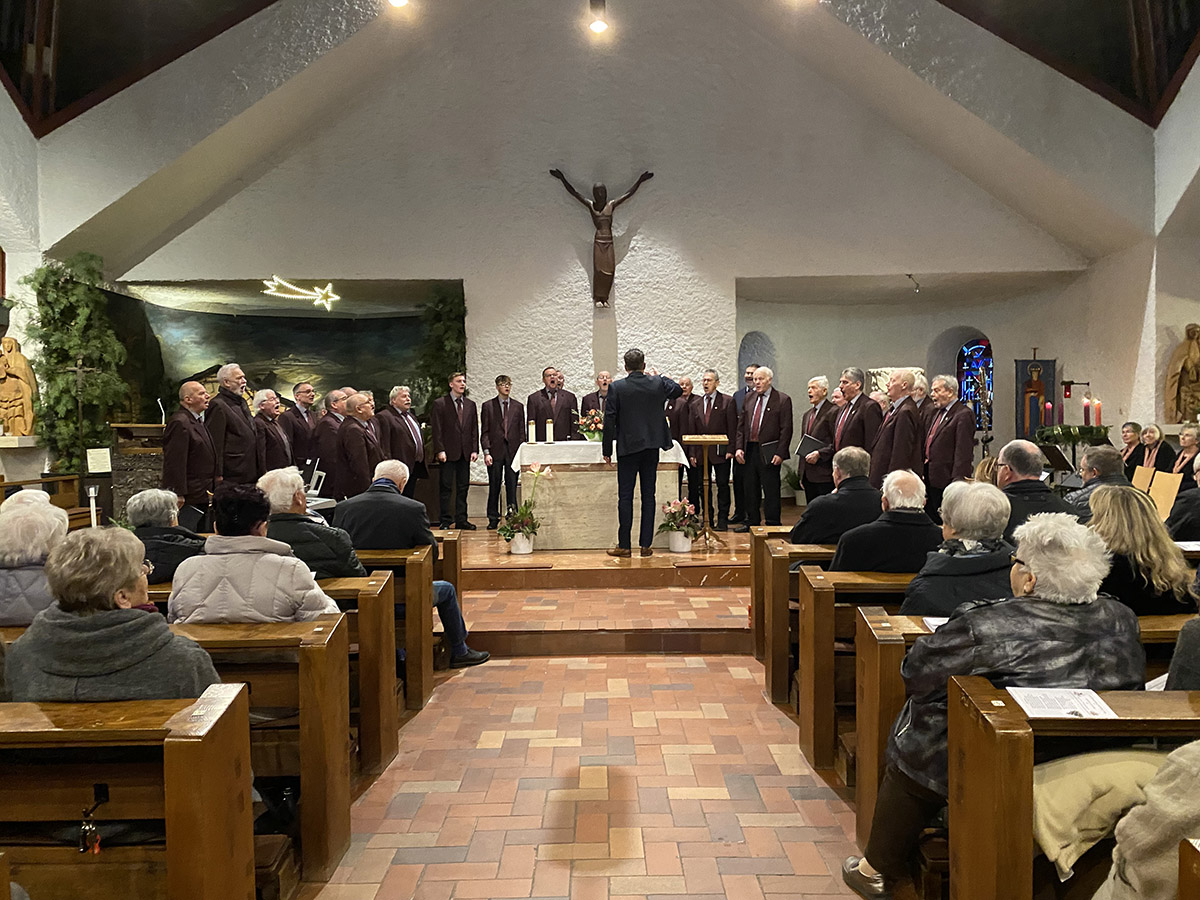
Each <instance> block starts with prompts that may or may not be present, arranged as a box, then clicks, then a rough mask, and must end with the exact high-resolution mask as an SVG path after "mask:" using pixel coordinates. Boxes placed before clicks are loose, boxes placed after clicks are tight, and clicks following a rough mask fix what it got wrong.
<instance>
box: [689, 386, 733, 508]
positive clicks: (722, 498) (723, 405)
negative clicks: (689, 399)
mask: <svg viewBox="0 0 1200 900" xmlns="http://www.w3.org/2000/svg"><path fill="white" fill-rule="evenodd" d="M720 383H721V379H720V377H719V376H718V375H717V373H716V370H715V369H709V370H707V371H706V372H705V373H704V376H703V377H702V378H701V379H700V386H701V387H703V388H704V393H703V394H702V395H701V396H699V397H697V398H696V404H695V408H694V409H693V424H694V425H695V433H696V434H719V435H721V436H723V437H725V438H726V439H727V440H728V441H729V443H727V444H725V446H721V445H720V444H718V445H717V446H715V447H685V448H684V452H686V453H688V454H693V453H694V454H696V461H697V462H698V463H699V465H698V466H696V467H695V469H696V471H697V472H700V478H701V481H703V477H704V476H703V472H702V471H701V469H700V466H704V465H707V466H709V468H710V469H711V470H712V481H711V482H710V483H709V486H708V520H709V524H712V525H713V527H714V528H716V530H717V531H725V530H727V529H728V528H729V469H730V466H731V465H732V461H733V451H734V449H735V447H734V443H735V442H736V440H737V423H738V418H737V404H736V403H735V402H734V400H733V398H732V397H730V396H729V395H728V394H722V393H721V392H720V391H718V390H717V386H718V385H719V384H720ZM705 457H707V459H705ZM714 484H715V485H716V486H717V505H716V508H715V509H714V508H713V502H712V486H713V485H714ZM714 516H715V518H716V522H715V524H714V523H713V519H714Z"/></svg>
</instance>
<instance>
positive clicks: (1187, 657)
mask: <svg viewBox="0 0 1200 900" xmlns="http://www.w3.org/2000/svg"><path fill="white" fill-rule="evenodd" d="M1166 689H1167V690H1168V691H1200V618H1196V619H1192V620H1191V621H1190V622H1188V623H1187V624H1186V625H1184V626H1183V627H1182V628H1180V629H1179V638H1178V639H1177V640H1176V641H1175V652H1174V654H1172V656H1171V668H1170V669H1169V670H1168V672H1167V687H1166Z"/></svg>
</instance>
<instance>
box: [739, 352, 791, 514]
mask: <svg viewBox="0 0 1200 900" xmlns="http://www.w3.org/2000/svg"><path fill="white" fill-rule="evenodd" d="M774 378H775V373H774V372H772V371H771V370H770V369H768V368H767V367H766V366H759V367H758V368H757V369H755V370H754V393H753V394H750V395H749V396H747V397H746V401H745V403H743V404H742V416H741V419H739V420H738V433H737V450H736V452H735V454H734V455H735V456H736V457H737V461H738V462H740V463H745V464H746V474H745V485H746V499H745V504H746V505H745V512H746V519H745V523H744V524H742V525H739V526H738V527H737V529H736V530H737V531H742V532H746V531H749V530H750V528H751V527H752V526H754V525H757V524H758V512H759V507H760V506H761V507H762V512H763V516H764V518H765V519H766V524H768V525H779V524H780V521H779V515H780V501H779V467H780V466H781V465H783V461H784V460H785V459H787V458H788V457H790V456H791V453H790V451H789V449H788V448H789V447H791V444H792V398H791V397H789V396H788V395H787V394H785V393H784V392H783V391H777V390H775V389H774V388H773V387H772V386H771V382H772V381H773V380H774ZM764 457H765V458H764Z"/></svg>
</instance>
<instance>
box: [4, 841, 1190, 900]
mask: <svg viewBox="0 0 1200 900" xmlns="http://www.w3.org/2000/svg"><path fill="white" fill-rule="evenodd" d="M0 896H3V895H0ZM1179 900H1200V840H1186V841H1180V842H1179Z"/></svg>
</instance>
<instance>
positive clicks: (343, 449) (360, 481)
mask: <svg viewBox="0 0 1200 900" xmlns="http://www.w3.org/2000/svg"><path fill="white" fill-rule="evenodd" d="M374 417H375V401H374V400H372V399H371V398H370V397H368V396H367V395H366V394H355V395H354V396H352V397H351V398H350V399H349V400H347V401H346V418H345V419H344V420H343V422H342V425H341V427H340V428H339V429H338V450H339V456H338V483H337V487H338V491H339V492H340V496H339V497H338V499H339V500H340V499H342V497H357V496H358V495H359V494H361V493H362V492H363V491H365V490H366V489H367V488H369V487H370V486H371V479H372V478H374V476H375V467H376V466H377V465H379V464H380V463H381V462H383V447H381V446H380V444H379V438H377V437H376V436H375V432H374V430H373V429H371V428H370V427H368V425H367V423H368V422H370V421H371V419H372V418H374Z"/></svg>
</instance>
